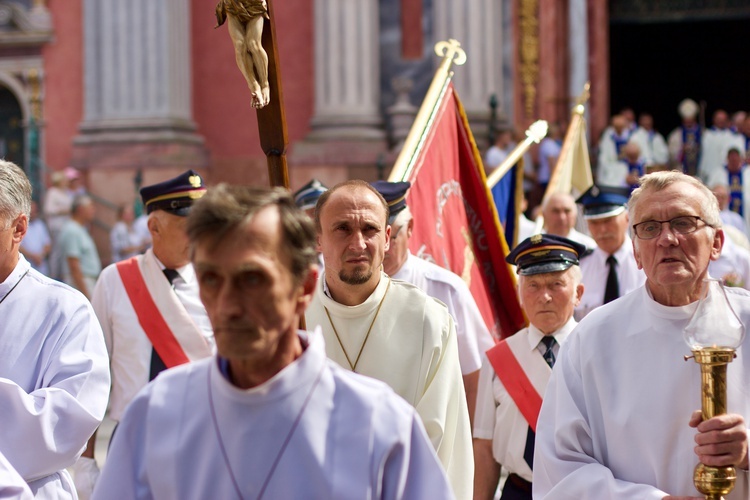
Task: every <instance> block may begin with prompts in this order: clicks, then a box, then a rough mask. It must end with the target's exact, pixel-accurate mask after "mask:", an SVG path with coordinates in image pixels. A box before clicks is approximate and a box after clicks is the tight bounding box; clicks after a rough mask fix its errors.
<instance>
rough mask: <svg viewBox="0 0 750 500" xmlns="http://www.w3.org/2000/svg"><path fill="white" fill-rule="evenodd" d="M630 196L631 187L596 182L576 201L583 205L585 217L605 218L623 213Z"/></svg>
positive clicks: (589, 218) (587, 218)
mask: <svg viewBox="0 0 750 500" xmlns="http://www.w3.org/2000/svg"><path fill="white" fill-rule="evenodd" d="M629 198H630V188H619V187H610V186H597V185H596V184H594V185H593V186H591V187H590V188H589V190H588V191H586V192H585V193H583V194H582V195H581V197H580V198H578V199H577V200H576V203H580V204H581V205H583V218H584V219H586V220H592V219H604V218H606V217H614V216H615V215H620V214H621V213H623V212H624V211H625V210H626V209H627V206H628V199H629Z"/></svg>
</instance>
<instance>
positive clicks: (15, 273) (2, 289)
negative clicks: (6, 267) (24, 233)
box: [0, 252, 31, 297]
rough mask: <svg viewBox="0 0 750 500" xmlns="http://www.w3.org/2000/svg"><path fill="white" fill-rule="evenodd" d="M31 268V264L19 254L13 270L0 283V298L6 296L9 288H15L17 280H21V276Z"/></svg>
mask: <svg viewBox="0 0 750 500" xmlns="http://www.w3.org/2000/svg"><path fill="white" fill-rule="evenodd" d="M30 267H31V264H29V261H28V260H26V258H25V257H24V256H23V254H22V253H21V252H19V253H18V262H16V267H14V268H13V270H12V271H11V272H10V274H9V275H8V277H7V278H5V281H3V282H2V283H0V297H4V296H5V294H7V293H8V292H9V291H10V289H11V288H13V287H14V286H16V283H18V280H20V279H21V276H23V275H24V273H26V272H27V271H28V270H29V268H30Z"/></svg>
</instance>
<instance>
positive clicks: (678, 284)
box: [534, 171, 750, 500]
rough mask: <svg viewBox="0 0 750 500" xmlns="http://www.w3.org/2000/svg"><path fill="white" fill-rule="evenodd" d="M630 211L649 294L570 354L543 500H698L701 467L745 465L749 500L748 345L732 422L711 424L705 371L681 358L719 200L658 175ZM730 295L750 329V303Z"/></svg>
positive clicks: (717, 230) (559, 379)
mask: <svg viewBox="0 0 750 500" xmlns="http://www.w3.org/2000/svg"><path fill="white" fill-rule="evenodd" d="M628 211H629V215H630V222H631V224H632V226H631V236H632V238H633V250H634V254H635V259H636V261H637V263H638V266H639V267H640V268H642V269H643V270H644V272H645V274H646V284H645V285H644V286H643V287H641V288H640V289H638V290H636V291H634V292H633V293H630V294H628V295H627V296H624V297H620V298H619V299H617V300H614V301H612V302H610V303H608V304H605V305H603V306H601V307H600V308H598V309H596V310H595V311H593V312H591V313H590V314H589V315H588V316H586V318H584V319H583V320H582V321H581V323H579V325H578V327H577V328H576V329H575V330H574V331H573V333H572V334H571V335H570V337H569V338H568V341H567V343H566V345H565V348H564V349H562V351H561V352H560V356H559V358H558V359H557V363H556V365H555V370H554V371H553V372H552V377H551V379H550V382H549V385H548V387H547V392H546V394H545V397H544V402H543V404H542V410H541V414H540V416H539V421H538V423H537V436H536V448H535V455H534V464H535V466H534V498H537V499H542V498H576V499H579V498H580V499H582V498H610V499H615V498H617V499H620V498H621V499H630V498H639V499H640V498H649V499H652V498H653V499H657V498H658V499H662V498H675V497H677V498H686V497H687V498H693V497H696V495H697V491H696V489H695V487H694V485H693V464H694V463H695V462H696V461H700V462H702V463H704V464H706V465H710V466H718V467H721V466H735V467H736V468H737V483H736V486H735V489H734V491H733V492H732V493H731V494H730V495H728V496H727V497H726V498H727V500H730V499H739V498H744V499H746V498H748V495H749V494H750V493H749V492H748V473H747V469H748V439H747V432H748V431H747V424H746V419H748V417H750V398H748V397H747V388H746V387H747V380H748V379H749V378H750V356H748V355H744V352H745V351H746V350H747V349H748V348H750V346H748V342H750V341H748V340H746V341H745V342H744V344H743V345H742V346H740V347H739V349H738V350H737V354H738V359H737V360H736V361H735V362H733V363H731V364H730V366H729V370H728V382H727V389H728V413H727V414H724V415H720V416H717V417H713V418H711V419H709V420H706V421H702V419H701V412H700V411H697V408H699V406H700V398H699V395H700V392H699V389H700V386H701V378H700V370H698V369H697V367H696V366H695V364H694V363H686V362H685V361H684V358H683V355H685V354H689V353H690V351H689V348H688V346H687V344H686V343H685V341H684V340H683V330H684V329H685V327H686V326H687V324H688V322H689V320H690V318H691V315H692V313H693V312H694V311H695V309H696V307H697V302H698V299H699V296H700V293H701V290H702V286H703V280H704V279H705V278H707V277H708V264H709V262H711V261H712V260H716V259H717V258H718V257H719V254H720V252H721V248H722V245H723V243H724V233H723V231H722V229H721V219H720V218H719V207H718V204H717V202H716V199H715V198H714V197H713V196H712V194H711V192H710V191H709V190H708V188H706V187H705V186H704V185H703V184H701V183H700V182H699V181H697V180H696V179H695V178H693V177H690V176H687V175H684V174H682V173H679V172H676V171H673V172H656V173H653V174H649V175H646V176H644V177H643V178H642V180H641V186H640V187H639V188H638V189H636V190H635V191H634V192H633V194H632V195H631V199H630V202H629V204H628ZM727 295H728V297H729V300H730V302H731V305H732V307H733V308H734V310H735V312H737V314H738V315H739V317H740V319H741V320H742V322H743V323H744V324H745V325H748V324H750V294H748V293H747V292H746V291H744V290H740V289H727ZM696 455H697V457H696ZM671 495H674V496H675V497H673V496H671Z"/></svg>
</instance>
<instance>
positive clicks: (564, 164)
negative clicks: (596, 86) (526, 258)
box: [535, 82, 591, 233]
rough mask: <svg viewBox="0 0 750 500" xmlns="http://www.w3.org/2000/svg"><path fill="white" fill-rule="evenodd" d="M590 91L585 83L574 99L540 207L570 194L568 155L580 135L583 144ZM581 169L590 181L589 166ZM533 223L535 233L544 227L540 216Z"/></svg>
mask: <svg viewBox="0 0 750 500" xmlns="http://www.w3.org/2000/svg"><path fill="white" fill-rule="evenodd" d="M590 89H591V84H590V83H589V82H586V84H585V85H584V86H583V92H582V93H581V95H579V96H578V99H576V105H575V106H573V110H572V111H571V118H570V125H568V130H567V131H566V132H565V139H564V140H563V144H562V147H561V149H560V155H559V156H558V157H557V163H556V164H555V169H554V170H553V172H552V176H551V177H550V180H549V184H548V185H547V189H546V190H545V192H544V197H543V198H542V206H544V203H545V202H546V201H547V200H548V199H549V197H550V196H552V195H553V194H554V193H557V192H561V191H565V192H570V189H571V178H572V176H573V169H574V168H575V166H574V165H573V162H572V161H571V158H570V155H571V154H572V152H573V151H572V150H573V147H574V146H576V145H578V144H580V141H581V134H584V142H585V134H586V120H585V118H584V117H583V115H584V112H585V106H584V105H585V104H586V102H587V101H588V99H589V96H590V93H589V90H590ZM582 153H583V154H585V155H586V160H588V150H586V151H582ZM582 167H584V168H588V169H589V171H588V175H589V179H590V176H591V164H590V163H589V164H588V165H583V166H582ZM562 186H565V189H561V187H562ZM535 222H536V231H535V232H536V233H539V232H541V230H542V228H543V227H544V217H543V216H542V215H541V214H540V215H539V216H538V217H537V219H536V221H535Z"/></svg>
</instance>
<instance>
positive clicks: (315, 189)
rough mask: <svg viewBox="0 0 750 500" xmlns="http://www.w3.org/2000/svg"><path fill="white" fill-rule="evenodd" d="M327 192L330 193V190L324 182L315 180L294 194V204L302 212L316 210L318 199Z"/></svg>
mask: <svg viewBox="0 0 750 500" xmlns="http://www.w3.org/2000/svg"><path fill="white" fill-rule="evenodd" d="M326 191H328V188H327V187H325V186H324V185H323V183H322V182H320V181H319V180H318V179H313V180H311V181H310V182H308V183H307V184H305V185H304V186H302V187H301V188H300V189H299V191H297V192H296V193H294V203H295V204H296V205H297V207H298V208H299V209H300V210H309V209H311V208H315V204H316V203H317V202H318V198H320V196H321V195H322V194H323V193H325V192H326Z"/></svg>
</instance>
